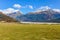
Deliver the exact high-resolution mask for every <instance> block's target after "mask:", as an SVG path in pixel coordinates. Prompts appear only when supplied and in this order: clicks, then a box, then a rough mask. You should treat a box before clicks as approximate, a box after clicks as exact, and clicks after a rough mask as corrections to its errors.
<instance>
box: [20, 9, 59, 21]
mask: <svg viewBox="0 0 60 40" xmlns="http://www.w3.org/2000/svg"><path fill="white" fill-rule="evenodd" d="M56 19H57V20H56ZM20 20H21V21H30V22H55V21H56V22H58V21H60V12H59V11H58V10H53V9H50V8H48V9H43V10H38V11H35V12H30V13H28V14H26V15H22V16H20Z"/></svg>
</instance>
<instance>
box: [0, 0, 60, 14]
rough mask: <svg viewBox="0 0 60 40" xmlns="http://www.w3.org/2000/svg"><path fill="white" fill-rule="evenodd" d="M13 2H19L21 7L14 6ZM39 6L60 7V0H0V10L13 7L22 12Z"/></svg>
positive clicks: (30, 10)
mask: <svg viewBox="0 0 60 40" xmlns="http://www.w3.org/2000/svg"><path fill="white" fill-rule="evenodd" d="M15 4H19V5H20V6H21V7H20V8H17V7H16V6H15V7H14V5H15ZM41 6H49V7H51V8H57V9H60V0H0V10H3V9H8V8H13V9H19V10H20V11H22V12H23V13H24V14H25V13H28V12H32V11H35V10H36V9H38V8H40V7H41Z"/></svg>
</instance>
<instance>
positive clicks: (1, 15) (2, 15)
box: [0, 12, 17, 22]
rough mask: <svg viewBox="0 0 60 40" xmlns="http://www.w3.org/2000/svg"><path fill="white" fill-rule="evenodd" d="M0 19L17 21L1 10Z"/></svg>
mask: <svg viewBox="0 0 60 40" xmlns="http://www.w3.org/2000/svg"><path fill="white" fill-rule="evenodd" d="M0 21H5V22H17V21H16V20H14V19H13V18H11V17H9V16H7V15H5V14H3V13H2V12H0Z"/></svg>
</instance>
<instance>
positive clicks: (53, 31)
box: [0, 23, 60, 40]
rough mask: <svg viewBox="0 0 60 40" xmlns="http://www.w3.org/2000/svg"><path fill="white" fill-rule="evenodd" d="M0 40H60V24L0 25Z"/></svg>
mask: <svg viewBox="0 0 60 40" xmlns="http://www.w3.org/2000/svg"><path fill="white" fill-rule="evenodd" d="M0 40H60V24H55V25H54V24H51V25H48V24H19V23H0Z"/></svg>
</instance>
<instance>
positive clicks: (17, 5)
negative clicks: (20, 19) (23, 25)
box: [13, 4, 22, 8]
mask: <svg viewBox="0 0 60 40" xmlns="http://www.w3.org/2000/svg"><path fill="white" fill-rule="evenodd" d="M13 7H14V8H21V7H22V6H21V5H20V4H14V5H13Z"/></svg>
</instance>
